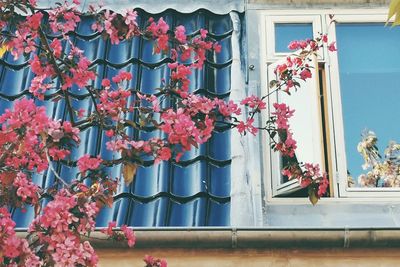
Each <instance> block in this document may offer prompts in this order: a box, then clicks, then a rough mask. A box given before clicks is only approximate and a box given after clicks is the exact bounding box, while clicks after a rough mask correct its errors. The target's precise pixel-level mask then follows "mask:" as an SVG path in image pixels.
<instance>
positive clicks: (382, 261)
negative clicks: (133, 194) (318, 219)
mask: <svg viewBox="0 0 400 267" xmlns="http://www.w3.org/2000/svg"><path fill="white" fill-rule="evenodd" d="M399 252H400V250H399V249H390V248H388V249H324V250H304V249H301V250H294V249H292V250H284V249H281V250H254V249H251V250H225V249H219V250H200V249H197V250H196V249H190V250H187V249H128V250H121V249H119V250H117V249H111V250H101V249H99V250H97V253H98V254H99V257H100V266H104V267H106V266H107V267H108V266H110V267H117V266H118V267H124V266H144V263H143V261H142V258H143V256H144V255H145V254H149V255H153V256H155V257H160V258H164V259H166V260H167V261H168V266H170V267H172V266H173V267H188V266H190V267H200V266H207V267H231V266H251V267H261V266H262V267H286V266H290V267H302V266H304V267H314V266H315V267H341V266H343V267H353V266H360V267H361V266H362V267H386V266H387V267H390V266H400V253H399Z"/></svg>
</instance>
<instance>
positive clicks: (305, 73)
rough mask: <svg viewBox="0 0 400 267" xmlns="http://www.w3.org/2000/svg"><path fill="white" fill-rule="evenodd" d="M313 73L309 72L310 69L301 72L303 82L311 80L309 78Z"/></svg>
mask: <svg viewBox="0 0 400 267" xmlns="http://www.w3.org/2000/svg"><path fill="white" fill-rule="evenodd" d="M311 76H312V75H311V71H310V70H309V69H304V70H302V71H301V72H300V78H301V79H302V80H306V79H309V78H311Z"/></svg>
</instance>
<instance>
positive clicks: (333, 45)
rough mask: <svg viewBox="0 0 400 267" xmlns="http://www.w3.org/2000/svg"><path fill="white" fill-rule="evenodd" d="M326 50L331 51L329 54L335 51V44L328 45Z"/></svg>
mask: <svg viewBox="0 0 400 267" xmlns="http://www.w3.org/2000/svg"><path fill="white" fill-rule="evenodd" d="M328 50H329V51H331V52H334V51H337V49H336V42H332V43H330V44H329V46H328Z"/></svg>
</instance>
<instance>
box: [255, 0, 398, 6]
mask: <svg viewBox="0 0 400 267" xmlns="http://www.w3.org/2000/svg"><path fill="white" fill-rule="evenodd" d="M248 3H249V4H282V5H283V4H318V5H321V4H322V5H343V4H351V5H357V4H361V5H366V4H367V5H388V4H389V3H390V0H248Z"/></svg>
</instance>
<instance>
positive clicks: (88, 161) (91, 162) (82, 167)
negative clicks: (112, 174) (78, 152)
mask: <svg viewBox="0 0 400 267" xmlns="http://www.w3.org/2000/svg"><path fill="white" fill-rule="evenodd" d="M102 162H103V160H102V159H101V158H100V156H97V158H92V157H90V155H89V154H85V155H83V156H82V157H80V158H79V159H78V163H77V165H78V168H79V171H80V173H82V175H85V173H86V171H88V170H96V169H98V168H99V167H100V164H101V163H102Z"/></svg>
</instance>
